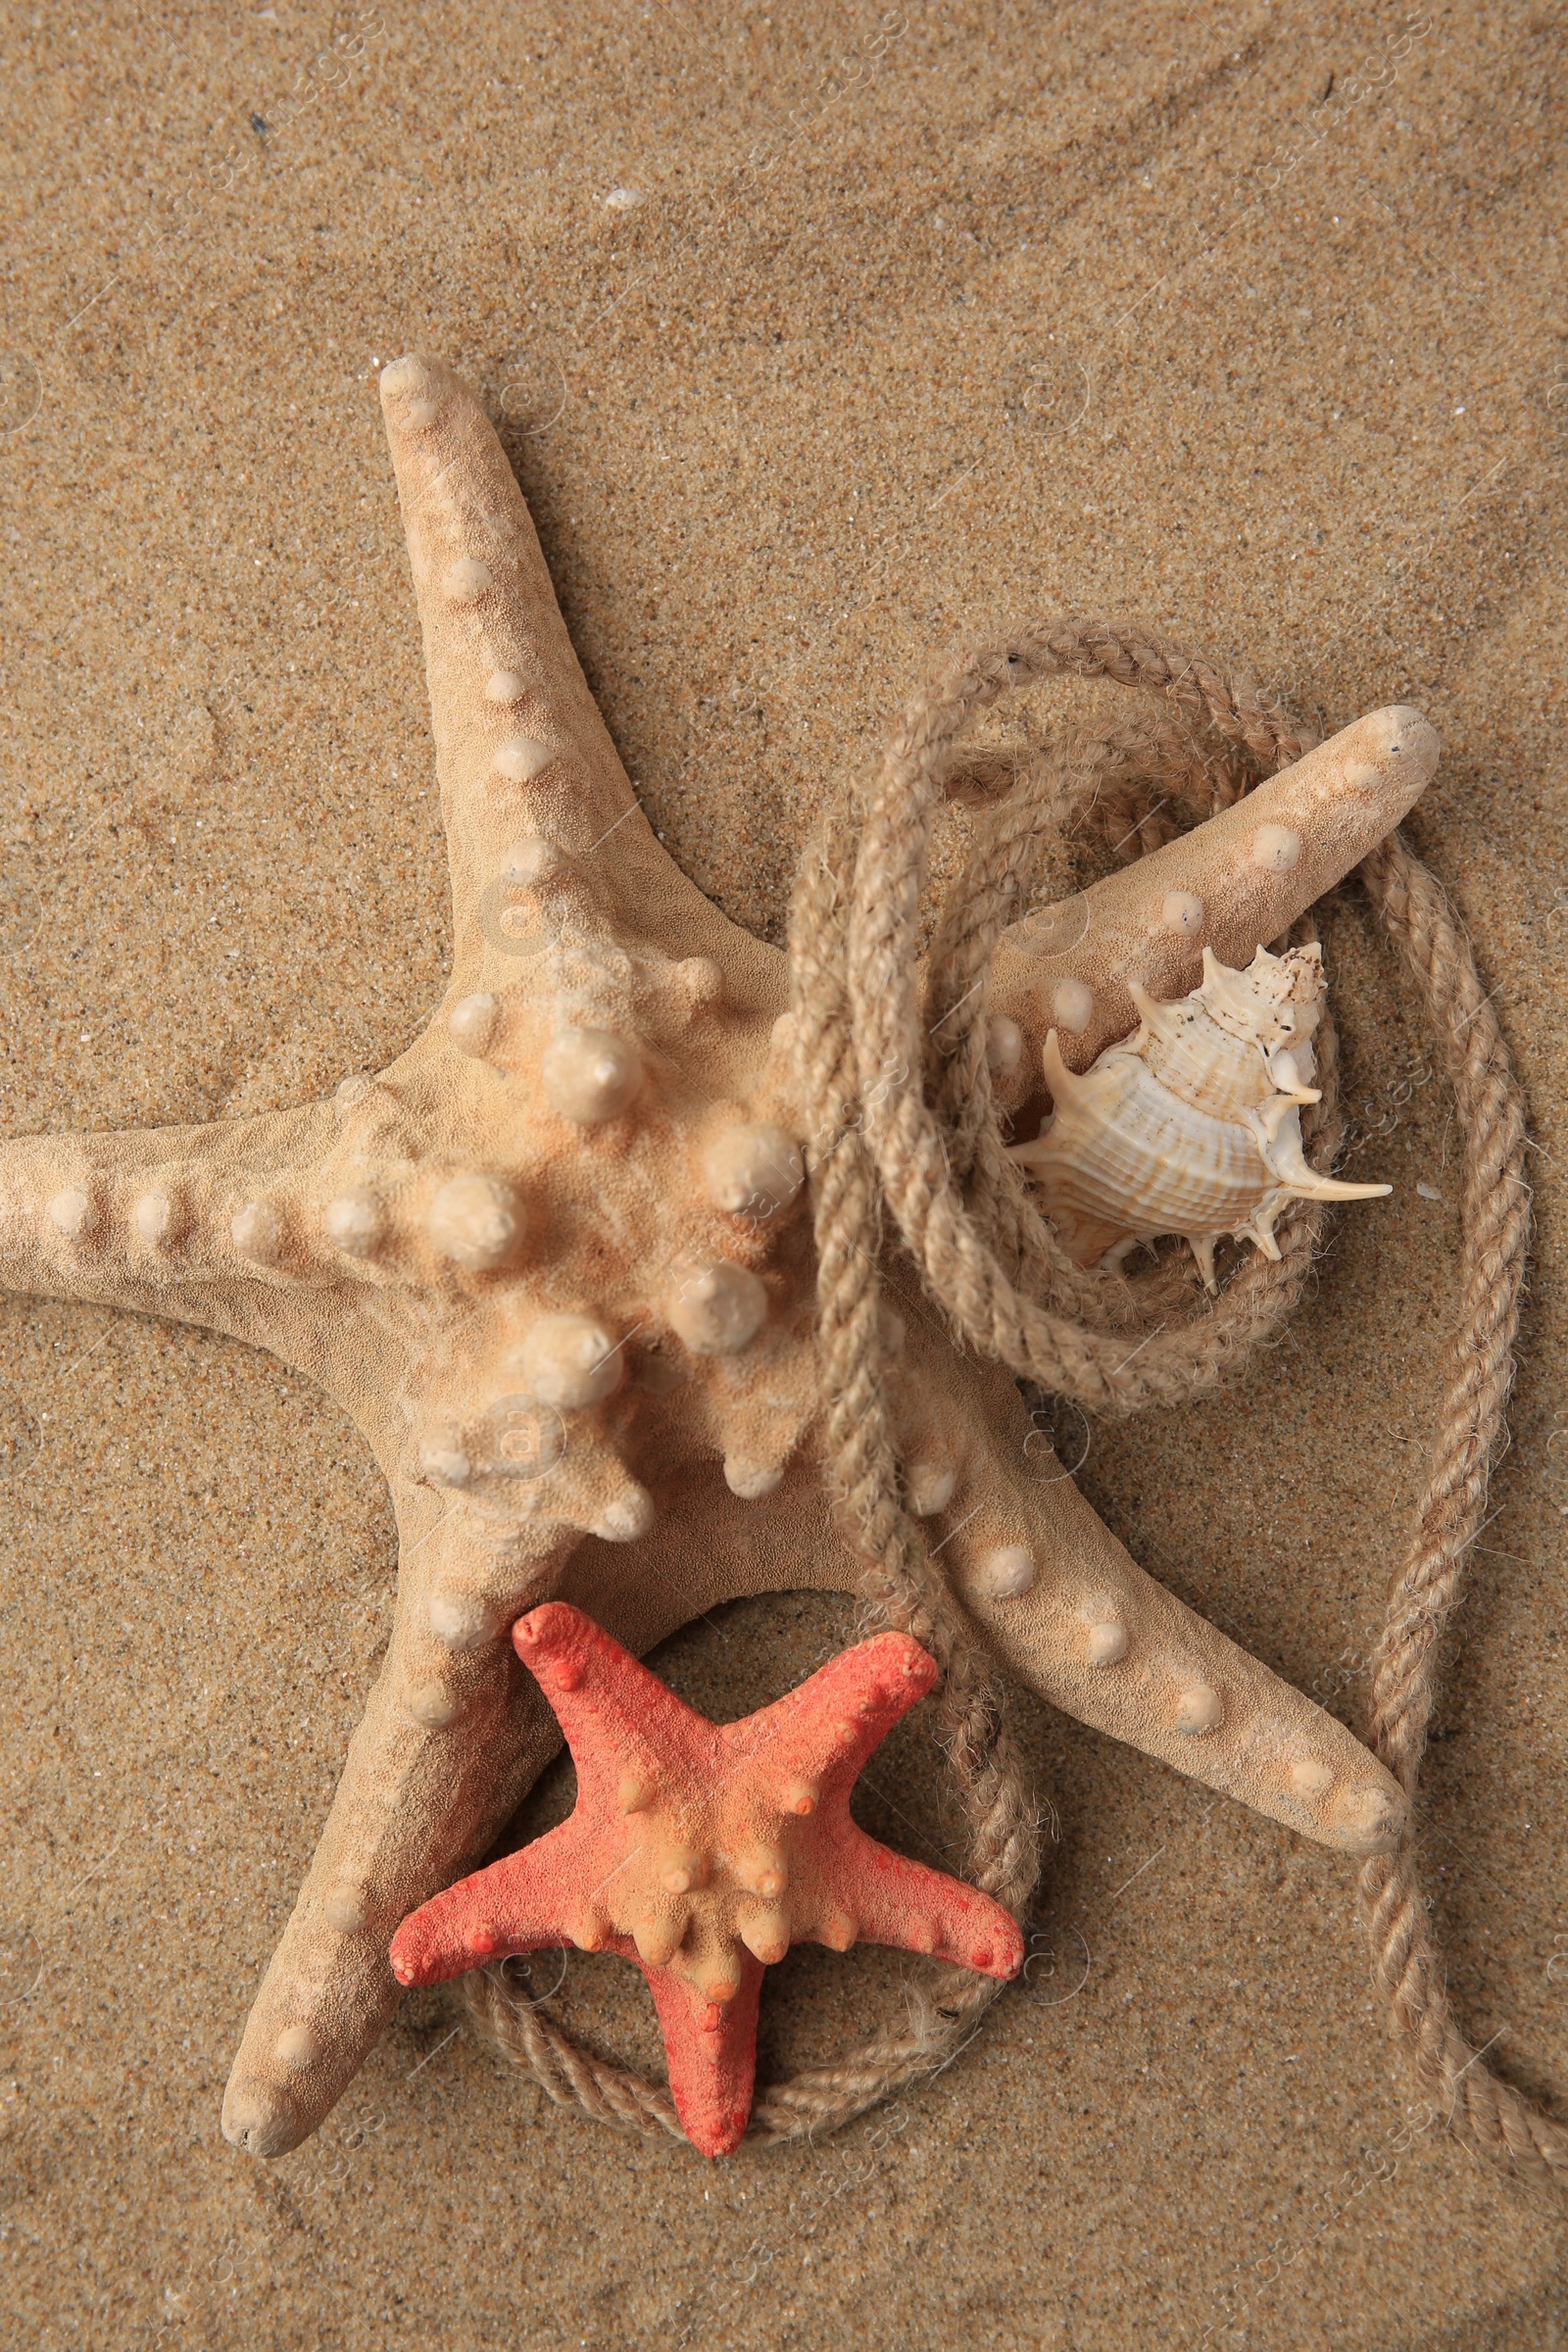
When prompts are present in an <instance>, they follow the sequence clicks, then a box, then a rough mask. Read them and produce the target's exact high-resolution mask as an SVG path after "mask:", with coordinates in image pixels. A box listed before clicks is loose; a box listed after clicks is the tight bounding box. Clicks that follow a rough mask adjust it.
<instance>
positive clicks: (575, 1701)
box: [512, 1600, 723, 1825]
mask: <svg viewBox="0 0 1568 2352" xmlns="http://www.w3.org/2000/svg"><path fill="white" fill-rule="evenodd" d="M512 1638H513V1642H514V1643H515V1647H516V1652H517V1655H518V1657H519V1658H520V1659H521V1660H522V1662H523V1664H524V1665H525V1666H526V1667H527V1669H528V1671H529V1673H530V1674H531V1675H532V1676H533V1677H534V1679H535V1680H536V1681H537V1683H538V1685H539V1688H540V1690H541V1691H543V1692H544V1694H545V1697H546V1698H547V1699H548V1700H549V1702H550V1706H551V1708H552V1710H553V1712H554V1714H555V1716H556V1720H557V1721H558V1723H559V1724H560V1725H561V1729H562V1731H563V1733H564V1735H565V1740H566V1745H567V1746H568V1747H569V1748H570V1750H571V1760H572V1762H573V1764H574V1765H575V1766H576V1769H577V1790H578V1796H577V1801H578V1805H579V1807H580V1809H581V1810H582V1811H583V1813H584V1814H585V1815H587V1816H589V1817H590V1818H592V1819H593V1820H595V1821H596V1822H597V1823H599V1824H601V1825H604V1824H607V1823H608V1822H609V1821H611V1820H613V1818H614V1816H615V1815H616V1814H617V1813H621V1814H632V1813H635V1812H639V1811H641V1810H642V1809H643V1807H644V1805H645V1804H646V1803H647V1802H648V1800H649V1799H650V1798H651V1797H652V1796H653V1795H654V1793H655V1790H656V1789H658V1788H659V1787H661V1786H662V1785H663V1786H667V1785H668V1784H669V1783H670V1782H671V1781H672V1780H673V1781H676V1782H679V1781H681V1780H683V1779H684V1780H687V1781H690V1782H696V1781H698V1780H699V1779H701V1778H703V1777H706V1776H707V1775H708V1774H709V1773H711V1770H712V1769H713V1766H714V1764H715V1762H716V1761H717V1760H718V1759H719V1758H720V1756H721V1755H722V1752H723V1751H722V1748H721V1744H720V1735H719V1733H718V1730H717V1729H716V1727H715V1726H714V1725H712V1724H711V1723H709V1722H708V1721H707V1720H706V1719H705V1718H704V1717H703V1716H701V1715H698V1714H697V1713H695V1712H694V1710H693V1709H692V1708H690V1707H688V1706H687V1705H686V1704H685V1702H684V1701H683V1700H681V1699H679V1698H677V1697H676V1695H675V1693H674V1691H671V1690H670V1688H669V1686H668V1684H667V1683H662V1682H661V1681H660V1679H659V1677H658V1676H657V1675H656V1674H652V1673H650V1672H649V1669H648V1668H647V1667H646V1666H644V1665H643V1664H642V1662H641V1661H640V1660H639V1659H637V1658H634V1657H633V1656H632V1654H631V1652H630V1650H627V1649H623V1648H622V1647H621V1645H620V1643H619V1642H617V1641H615V1640H614V1638H613V1636H612V1635H610V1634H607V1633H606V1632H605V1630H604V1628H603V1626H601V1625H596V1624H595V1622H594V1620H593V1619H592V1618H591V1617H588V1616H586V1615H584V1613H583V1611H582V1610H581V1609H577V1608H573V1607H572V1606H571V1605H570V1603H569V1602H566V1601H564V1600H549V1601H545V1602H544V1603H543V1604H542V1605H541V1606H540V1607H538V1608H536V1609H530V1610H529V1611H528V1613H527V1615H526V1616H524V1617H520V1618H519V1619H518V1620H517V1623H516V1624H515V1626H514V1628H513V1635H512Z"/></svg>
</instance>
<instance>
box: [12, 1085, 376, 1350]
mask: <svg viewBox="0 0 1568 2352" xmlns="http://www.w3.org/2000/svg"><path fill="white" fill-rule="evenodd" d="M334 1141H335V1121H334V1116H333V1112H332V1109H331V1107H330V1106H329V1105H327V1104H325V1103H306V1104H303V1105H301V1106H300V1107H298V1108H296V1109H291V1110H283V1111H270V1112H269V1113H267V1114H266V1115H265V1116H263V1117H261V1118H255V1119H215V1120H214V1121H213V1122H212V1123H211V1124H210V1125H208V1126H204V1127H165V1128H146V1129H141V1128H130V1129H127V1130H125V1131H123V1132H121V1133H111V1132H106V1133H102V1134H84V1135H47V1136H26V1137H23V1138H21V1139H20V1140H17V1141H13V1142H10V1143H6V1144H3V1145H0V1287H4V1288H5V1289H7V1290H12V1291H23V1292H26V1293H29V1294H31V1295H34V1296H43V1297H48V1298H57V1299H87V1300H91V1301H93V1302H94V1303H101V1304H103V1305H106V1306H121V1307H130V1308H133V1309H136V1310H138V1311H139V1312H141V1313H143V1314H153V1315H163V1316H167V1317H168V1318H169V1319H170V1320H171V1321H174V1322H181V1323H199V1324H203V1325H205V1326H206V1327H207V1328H208V1329H209V1330H212V1331H223V1332H228V1333H230V1334H232V1335H233V1336H234V1337H235V1338H238V1339H243V1340H248V1341H250V1342H251V1343H252V1344H253V1345H254V1346H256V1347H260V1348H269V1349H270V1351H271V1352H272V1353H273V1354H275V1355H280V1356H282V1357H283V1358H284V1360H285V1361H286V1362H289V1363H292V1364H295V1365H298V1366H300V1367H301V1368H302V1369H316V1368H318V1367H319V1357H320V1355H321V1336H320V1335H321V1325H322V1294H323V1293H325V1292H327V1291H330V1290H332V1289H334V1288H336V1287H337V1286H339V1285H340V1284H342V1283H343V1282H344V1280H345V1267H346V1262H347V1261H346V1260H345V1259H344V1258H343V1256H342V1255H341V1253H339V1252H336V1251H334V1250H332V1249H331V1247H330V1246H329V1244H328V1243H327V1242H326V1240H325V1239H324V1237H323V1235H322V1232H321V1223H320V1220H321V1215H322V1211H323V1209H324V1208H325V1206H326V1204H327V1201H328V1199H329V1198H330V1186H329V1181H328V1182H327V1184H325V1185H323V1182H322V1178H321V1175H320V1169H321V1165H322V1162H323V1161H324V1160H325V1158H326V1156H327V1154H328V1152H330V1150H331V1147H332V1144H333V1143H334Z"/></svg>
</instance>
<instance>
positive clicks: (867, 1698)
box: [391, 1601, 1023, 2156]
mask: <svg viewBox="0 0 1568 2352" xmlns="http://www.w3.org/2000/svg"><path fill="white" fill-rule="evenodd" d="M512 1639H513V1642H514V1643H515V1647H516V1651H517V1655H518V1657H519V1658H521V1659H522V1661H523V1663H524V1665H525V1666H527V1667H529V1668H530V1669H531V1671H532V1673H533V1674H534V1676H535V1677H536V1679H537V1681H538V1683H539V1686H540V1689H541V1690H542V1691H544V1694H545V1696H546V1698H547V1699H548V1700H549V1701H550V1704H551V1706H552V1707H553V1708H554V1710H555V1713H556V1717H557V1720H558V1721H559V1722H560V1725H561V1728H562V1730H563V1732H564V1734H565V1737H566V1744H567V1746H568V1747H569V1748H570V1749H571V1754H572V1760H573V1762H574V1763H575V1765H576V1767H577V1804H576V1809H575V1811H574V1812H573V1813H572V1815H571V1818H570V1820H569V1821H564V1822H563V1823H562V1825H561V1827H560V1828H559V1829H556V1830H552V1831H551V1832H550V1833H549V1835H548V1836H547V1837H544V1838H538V1839H536V1840H535V1842H534V1843H533V1844H532V1845H528V1846H524V1847H523V1849H522V1851H521V1852H520V1853H515V1854H509V1855H508V1856H507V1858H506V1859H505V1861H502V1862H495V1863H492V1864H491V1866H490V1868H489V1869H488V1870H480V1871H475V1872H474V1874H473V1876H472V1877H471V1878H466V1879H460V1880H459V1882H458V1884H457V1885H456V1886H455V1887H448V1888H447V1890H446V1892H445V1893H444V1894H438V1895H436V1896H435V1898H434V1900H433V1901H431V1902H428V1903H424V1904H421V1906H420V1908H419V1909H418V1910H417V1911H414V1912H411V1913H410V1915H409V1917H408V1918H407V1919H406V1920H405V1921H404V1922H403V1925H402V1927H401V1928H399V1930H398V1932H397V1934H396V1936H394V1937H393V1938H392V1954H391V1957H392V1973H393V1975H394V1976H395V1977H396V1978H397V1980H398V1982H399V1983H400V1984H401V1985H433V1984H436V1983H438V1982H439V1981H440V1980H441V1979H442V1978H443V1977H455V1976H458V1975H460V1974H461V1972H462V1971H463V1970H464V1969H466V1968H473V1967H476V1966H477V1965H478V1963H479V1962H480V1961H482V1960H487V1959H490V1958H492V1957H495V1956H498V1955H499V1956H503V1957H504V1956H505V1955H506V1954H508V1953H511V1952H535V1951H539V1950H541V1949H543V1948H544V1947H546V1946H547V1945H551V1944H567V1943H574V1944H576V1945H577V1946H578V1948H579V1949H580V1950H582V1951H585V1952H598V1951H612V1952H619V1953H620V1954H621V1956H622V1958H624V1959H627V1960H635V1961H636V1963H637V1965H638V1967H639V1968H640V1969H641V1970H642V1972H643V1975H644V1976H645V1977H646V1978H647V1979H648V1984H649V1988H650V1990H651V1991H652V1993H653V1996H654V2002H655V2006H656V2007H657V2009H658V2011H659V2023H660V2026H661V2029H662V2033H663V2036H664V2049H665V2052H666V2054H667V2056H668V2060H669V2087H670V2093H671V2096H672V2097H673V2099H674V2102H675V2112H676V2114H677V2115H678V2116H679V2117H680V2120H681V2125H682V2128H683V2129H684V2131H685V2132H686V2136H687V2138H688V2139H689V2140H690V2141H691V2142H692V2145H693V2146H694V2147H696V2148H698V2149H700V2150H701V2152H702V2153H703V2154H704V2155H705V2156H727V2155H728V2154H729V2152H730V2150H731V2149H732V2148H734V2147H735V2146H736V2145H737V2144H738V2143H739V2141H740V2138H741V2135H742V2133H743V2132H744V2131H745V2130H746V2122H747V2118H748V2116H749V2115H750V2113H751V2106H752V2078H753V2074H754V2072H755V2069H756V2064H757V2003H758V1995H759V1993H760V1989H761V1983H762V1969H763V1967H764V1965H765V1964H767V1963H769V1962H771V1961H777V1960H782V1959H783V1957H784V1955H785V1953H786V1952H787V1951H788V1950H789V1947H790V1945H791V1944H792V1943H799V1942H802V1941H806V1940H808V1939H809V1940H811V1941H814V1942H817V1943H825V1944H828V1945H830V1946H831V1948H832V1949H833V1950H834V1951H836V1952H844V1951H848V1950H849V1947H850V1945H851V1944H852V1943H854V1942H856V1941H857V1940H860V1941H864V1942H867V1943H892V1944H898V1945H900V1946H902V1948H903V1949H904V1950H905V1951H909V1952H928V1953H932V1954H934V1955H935V1956H936V1957H938V1958H939V1959H943V1960H949V1961H956V1963H957V1964H958V1965H959V1966H960V1967H962V1968H973V1969H977V1970H979V1971H980V1972H981V1973H982V1974H983V1975H985V1976H988V1977H1000V1978H1003V1979H1006V1978H1008V1977H1013V1976H1016V1975H1017V1973H1018V1969H1019V1966H1020V1965H1021V1963H1022V1960H1023V1938H1022V1936H1020V1935H1019V1932H1018V1928H1017V1925H1016V1923H1015V1921H1014V1920H1013V1919H1012V1917H1011V1916H1010V1914H1009V1913H1007V1912H1006V1911H1005V1910H1004V1909H1003V1908H1002V1905H1001V1904H1000V1903H995V1902H993V1901H992V1899H991V1897H990V1896H989V1895H988V1894H981V1893H980V1892H979V1891H978V1890H977V1889H976V1888H974V1887H965V1886H964V1885H962V1883H961V1882H960V1881H959V1880H957V1879H950V1878H948V1877H947V1876H946V1875H945V1873H943V1872H942V1871H939V1870H927V1869H926V1868H925V1867H924V1866H923V1865H922V1864H921V1863H918V1862H910V1861H907V1859H906V1858H905V1856H904V1855H903V1854H896V1853H894V1852H892V1851H891V1850H890V1848H889V1847H887V1846H885V1845H879V1844H878V1842H877V1840H876V1839H875V1838H868V1837H867V1836H866V1834H865V1832H864V1831H863V1830H861V1829H858V1828H857V1826H856V1824H855V1823H854V1822H853V1821H852V1820H851V1819H850V1791H851V1790H852V1789H853V1788H854V1787H855V1783H856V1780H857V1778H858V1775H859V1772H860V1769H861V1767H862V1766H863V1764H864V1763H865V1760H866V1758H867V1756H869V1755H870V1753H871V1750H872V1749H873V1748H874V1747H875V1746H876V1745H877V1743H878V1741H879V1740H882V1739H883V1737H884V1736H885V1735H886V1733H887V1732H889V1731H890V1730H891V1729H892V1727H893V1725H894V1724H895V1723H897V1722H898V1720H899V1717H900V1716H901V1715H902V1714H904V1713H905V1711H906V1710H907V1708H908V1707H911V1706H912V1705H913V1704H914V1702H915V1700H916V1699H917V1698H920V1697H922V1696H923V1695H924V1694H925V1692H926V1691H929V1690H930V1688H931V1685H932V1684H933V1682H934V1681H935V1680H936V1672H937V1670H936V1666H935V1664H934V1662H933V1661H932V1659H931V1658H930V1657H929V1656H928V1655H927V1653H926V1652H925V1651H924V1650H923V1649H922V1648H921V1647H920V1644H919V1643H918V1642H913V1641H911V1640H910V1639H909V1637H908V1635H907V1634H878V1635H877V1636H876V1638H875V1639H874V1640H873V1641H870V1642H860V1643H859V1644H858V1647H857V1648H855V1649H847V1650H843V1651H841V1652H840V1654H839V1656H838V1657H836V1658H833V1659H830V1660H829V1662H828V1664H827V1665H826V1666H823V1667H822V1668H820V1669H819V1671H818V1672H817V1673H815V1674H813V1675H812V1676H811V1677H810V1679H809V1681H807V1682H804V1683H802V1684H801V1685H800V1686H799V1688H798V1689H796V1690H794V1691H788V1692H787V1693H786V1694H785V1696H784V1697H783V1698H779V1699H775V1700H774V1701H773V1703H772V1705H771V1706H768V1707H762V1708H760V1709H759V1711H758V1712H757V1713H756V1714H755V1715H747V1716H743V1717H742V1718H741V1720H740V1721H739V1722H737V1723H723V1724H718V1723H710V1722H709V1720H708V1718H707V1716H706V1715H699V1714H697V1713H695V1712H694V1710H693V1709H692V1708H690V1707H688V1706H687V1705H686V1704H685V1703H684V1702H683V1701H682V1700H681V1699H678V1698H677V1697H676V1696H675V1694H674V1692H673V1691H669V1690H667V1689H666V1688H665V1686H664V1685H663V1684H662V1682H660V1681H659V1680H658V1678H657V1677H656V1676H654V1675H652V1674H650V1673H649V1671H648V1669H647V1667H646V1666H643V1665H640V1664H639V1663H638V1661H637V1659H636V1658H634V1657H633V1656H632V1654H631V1652H630V1651H629V1650H626V1649H622V1647H621V1645H620V1643H619V1642H615V1641H613V1640H612V1639H611V1637H610V1635H609V1634H607V1633H606V1632H605V1631H604V1630H603V1628H602V1627H600V1626H597V1625H596V1624H595V1623H594V1621H593V1619H592V1618H591V1617H585V1616H584V1615H583V1612H582V1611H581V1610H580V1609H574V1608H571V1607H570V1606H568V1605H567V1603H565V1602H564V1601H548V1602H546V1604H545V1605H544V1607H542V1608H538V1609H531V1610H530V1611H529V1612H528V1614H527V1616H526V1617H521V1618H519V1619H518V1621H517V1623H516V1625H515V1626H514V1628H513V1634H512Z"/></svg>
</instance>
